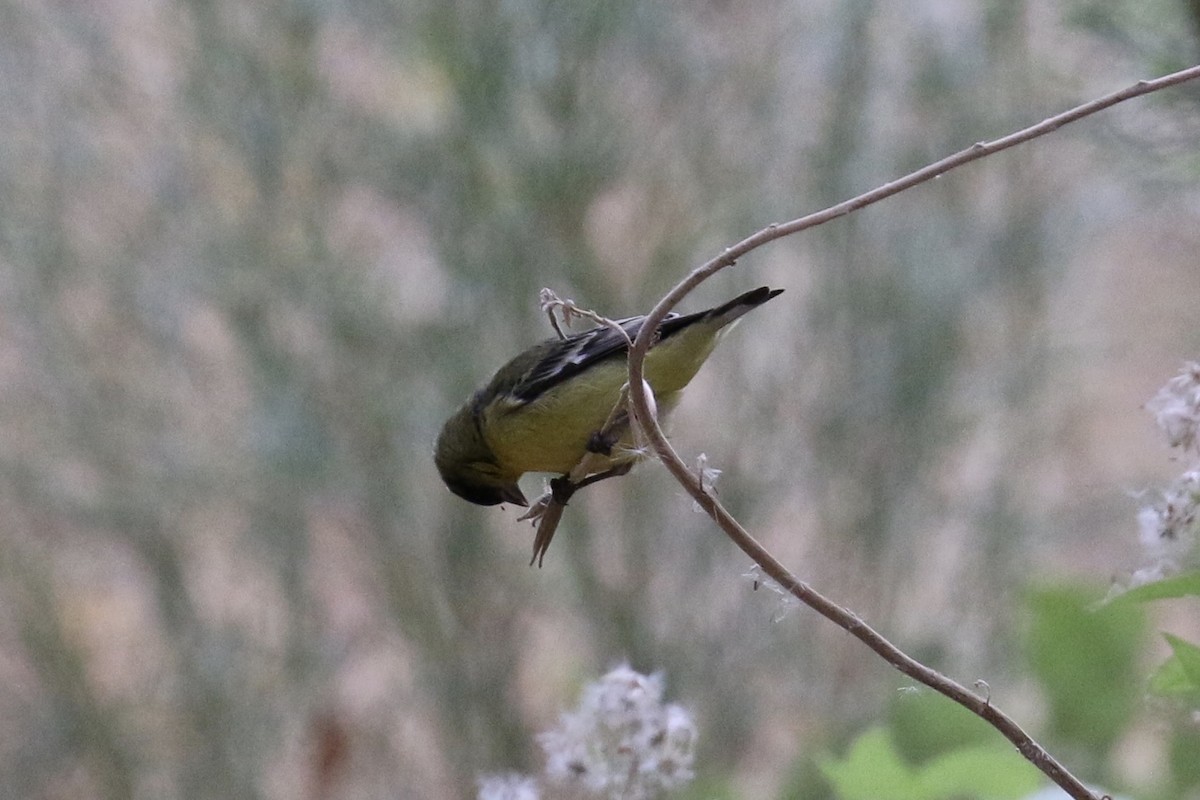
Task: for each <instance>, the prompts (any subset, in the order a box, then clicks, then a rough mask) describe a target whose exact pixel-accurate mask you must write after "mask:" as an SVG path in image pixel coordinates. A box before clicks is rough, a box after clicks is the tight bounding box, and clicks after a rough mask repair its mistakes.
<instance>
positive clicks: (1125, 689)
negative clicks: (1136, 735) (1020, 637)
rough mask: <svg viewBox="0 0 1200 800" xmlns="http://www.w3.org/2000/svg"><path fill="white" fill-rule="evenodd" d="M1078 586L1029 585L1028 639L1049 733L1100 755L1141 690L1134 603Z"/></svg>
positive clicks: (1139, 629) (1140, 619)
mask: <svg viewBox="0 0 1200 800" xmlns="http://www.w3.org/2000/svg"><path fill="white" fill-rule="evenodd" d="M1093 600H1094V595H1093V594H1091V593H1090V592H1087V591H1085V590H1083V589H1079V588H1071V587H1055V588H1049V589H1043V590H1040V591H1035V592H1034V593H1033V594H1032V595H1031V596H1030V598H1029V606H1030V610H1031V611H1032V620H1031V624H1030V627H1029V631H1028V634H1027V639H1026V647H1027V652H1028V654H1029V662H1030V665H1031V666H1032V667H1033V670H1034V673H1035V674H1036V675H1037V677H1038V679H1039V681H1040V682H1041V684H1042V686H1043V687H1044V688H1045V691H1046V697H1047V700H1048V702H1049V707H1050V719H1049V723H1050V732H1051V733H1052V734H1054V735H1057V736H1061V737H1064V738H1066V739H1068V740H1071V741H1073V742H1077V743H1080V744H1083V745H1085V746H1086V747H1088V748H1089V749H1090V750H1092V751H1093V752H1096V753H1105V752H1107V751H1108V749H1109V748H1110V747H1111V746H1112V745H1113V743H1114V742H1115V741H1116V740H1117V739H1118V738H1119V737H1120V736H1121V735H1122V733H1123V732H1124V731H1125V727H1126V725H1127V724H1128V723H1129V720H1130V718H1131V715H1132V714H1133V711H1134V709H1135V708H1136V707H1137V703H1138V698H1139V695H1140V693H1141V689H1140V687H1141V685H1142V678H1141V676H1140V674H1139V671H1138V666H1137V657H1138V651H1139V645H1140V642H1141V640H1142V635H1143V631H1144V629H1145V618H1144V615H1143V613H1142V610H1141V608H1140V607H1139V606H1137V605H1133V604H1125V605H1120V606H1114V605H1108V606H1104V607H1102V608H1101V609H1100V610H1098V611H1092V610H1090V609H1091V608H1092V607H1093Z"/></svg>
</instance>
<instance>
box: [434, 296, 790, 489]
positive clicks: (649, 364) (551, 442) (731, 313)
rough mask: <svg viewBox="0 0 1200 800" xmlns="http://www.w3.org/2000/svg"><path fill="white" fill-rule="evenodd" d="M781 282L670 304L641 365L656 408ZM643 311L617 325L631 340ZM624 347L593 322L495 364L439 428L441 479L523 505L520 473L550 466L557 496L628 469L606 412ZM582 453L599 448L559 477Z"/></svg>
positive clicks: (677, 392)
mask: <svg viewBox="0 0 1200 800" xmlns="http://www.w3.org/2000/svg"><path fill="white" fill-rule="evenodd" d="M782 291H783V290H782V289H771V288H768V287H766V286H762V287H759V288H757V289H753V290H751V291H748V292H746V293H744V294H741V295H738V296H737V297H735V298H733V299H732V300H730V301H728V302H726V303H722V304H721V305H719V306H715V307H713V308H710V309H708V310H706V311H698V312H695V313H692V314H684V315H681V314H674V313H673V314H671V315H669V316H667V317H666V318H665V319H664V320H663V321H662V322H661V323H660V324H659V326H658V336H657V339H656V341H655V342H654V344H653V345H652V346H651V349H650V351H649V352H648V353H647V355H646V361H645V368H644V374H645V378H646V380H647V382H648V383H649V384H650V388H651V389H652V390H653V392H654V396H655V401H656V405H657V409H658V412H659V414H660V416H665V414H666V413H667V412H669V411H670V409H671V408H672V407H673V406H674V405H675V404H676V403H677V402H678V401H679V399H680V396H681V393H682V391H683V389H684V387H686V386H687V384H688V383H689V382H690V381H691V380H692V378H693V377H695V375H696V373H697V372H698V371H699V369H700V367H701V365H703V364H704V362H705V360H706V359H707V358H708V357H709V355H710V354H711V353H712V351H713V348H714V347H715V346H716V344H717V342H718V341H719V340H720V339H721V337H722V336H723V335H724V334H725V333H727V332H728V331H729V330H730V329H731V326H732V324H733V323H734V322H736V321H737V320H738V319H740V318H741V317H742V315H744V314H746V313H747V312H749V311H751V310H753V309H755V308H757V307H758V306H760V305H762V304H763V303H765V302H767V301H768V300H770V299H771V298H773V297H776V296H777V295H779V294H780V293H781V292H782ZM645 320H646V318H645V316H636V317H629V318H627V319H623V320H618V321H617V324H618V325H620V327H621V328H622V329H623V330H624V331H625V333H626V335H627V336H628V337H629V340H632V339H633V338H635V337H636V336H637V334H638V331H640V330H641V328H642V324H643V323H644V322H645ZM628 349H629V345H628V340H626V338H625V336H622V335H621V334H620V333H618V332H617V331H616V330H614V329H613V328H612V327H608V326H599V327H596V328H593V329H591V330H587V331H583V332H581V333H578V334H575V335H572V336H568V337H566V338H560V339H547V340H545V341H542V342H540V343H538V344H535V345H533V346H532V347H530V348H529V349H527V350H525V351H524V352H522V353H521V354H520V355H518V356H516V357H515V358H513V359H512V360H510V361H509V362H508V363H506V364H504V366H502V367H500V369H498V370H497V371H496V373H495V375H493V376H492V378H491V380H490V381H488V383H487V384H486V385H484V386H483V387H482V388H480V389H479V390H477V391H476V392H474V393H473V394H472V395H471V396H470V397H469V398H468V399H467V400H466V402H464V403H463V404H462V405H461V406H460V407H459V408H458V409H457V410H456V411H455V412H454V413H453V414H451V415H450V417H449V419H447V420H446V422H445V424H444V425H443V426H442V429H441V432H440V433H439V434H438V437H437V442H436V444H435V446H434V462H435V465H436V466H437V470H438V473H439V474H440V476H441V478H442V481H443V482H444V483H445V484H446V486H447V488H449V489H450V491H451V492H453V493H454V494H455V495H457V496H459V497H461V498H463V499H464V500H468V501H470V502H472V503H475V504H477V505H481V506H494V505H498V504H501V503H511V504H513V505H518V506H527V505H528V504H529V501H528V500H526V498H525V495H524V494H523V493H522V492H521V488H520V486H519V485H518V481H519V480H520V478H521V476H523V475H524V474H526V473H531V472H532V473H537V472H544V473H557V474H558V475H560V476H561V477H560V478H558V479H556V481H551V486H552V488H553V489H554V491H555V495H556V498H557V499H559V501H560V502H562V503H563V504H564V505H565V503H566V498H567V497H569V496H570V494H571V493H573V492H574V491H575V490H576V489H579V488H581V487H582V486H584V485H586V484H589V483H592V482H594V481H596V480H601V479H603V478H607V477H612V476H615V475H621V474H624V473H626V472H628V471H629V469H630V468H631V467H632V466H633V464H634V462H636V461H637V460H638V458H639V457H640V453H639V452H638V451H637V449H636V448H634V447H633V435H632V431H631V430H630V426H629V424H628V417H627V416H624V417H623V418H622V420H623V422H622V420H618V424H617V425H615V426H614V425H612V424H611V423H610V419H609V418H610V415H611V414H612V412H613V409H614V406H615V405H616V404H617V403H618V401H619V400H620V398H621V392H622V387H623V386H624V385H625V384H626V383H627V381H628V367H627V359H626V358H625V356H626V353H627V352H628ZM606 423H609V424H608V425H607V428H608V430H607V431H606V430H605V429H606ZM606 433H607V434H608V435H607V436H606V435H605V434H606ZM589 452H592V453H596V454H597V455H598V456H600V458H599V459H598V461H599V464H598V467H599V468H598V469H594V470H593V471H592V473H591V474H589V475H588V476H587V477H586V478H585V479H583V480H582V481H580V482H579V483H576V484H569V483H567V482H566V481H567V474H568V473H570V472H571V471H572V470H573V469H574V468H575V466H576V465H577V464H578V463H579V462H580V461H581V460H582V459H583V457H584V456H585V455H587V454H588V453H589Z"/></svg>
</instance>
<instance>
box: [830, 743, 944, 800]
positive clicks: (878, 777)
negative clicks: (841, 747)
mask: <svg viewBox="0 0 1200 800" xmlns="http://www.w3.org/2000/svg"><path fill="white" fill-rule="evenodd" d="M820 768H821V773H822V774H823V775H824V776H825V779H826V780H828V781H829V783H830V784H831V785H832V786H833V789H834V792H835V793H836V794H837V796H838V797H839V798H840V799H841V800H878V798H881V797H886V798H888V800H929V796H928V795H927V794H926V793H925V791H924V790H923V789H922V787H921V784H920V782H919V781H918V780H917V776H916V775H915V773H914V772H913V770H912V768H911V767H909V766H908V765H907V764H905V763H904V762H903V761H902V760H901V759H900V756H899V755H898V754H897V753H896V748H895V746H894V745H893V744H892V739H891V735H890V734H889V733H888V732H887V730H885V729H884V728H872V729H871V730H869V731H867V732H866V733H864V734H863V735H862V736H859V737H858V738H857V739H856V740H855V741H854V743H853V744H852V745H851V746H850V750H849V751H848V752H847V753H846V755H845V757H844V758H841V759H837V758H833V757H826V758H823V759H820Z"/></svg>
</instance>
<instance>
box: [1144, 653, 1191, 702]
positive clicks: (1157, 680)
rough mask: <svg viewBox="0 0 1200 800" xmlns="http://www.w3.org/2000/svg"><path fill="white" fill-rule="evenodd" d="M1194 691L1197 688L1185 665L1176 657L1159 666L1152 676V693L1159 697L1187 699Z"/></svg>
mask: <svg viewBox="0 0 1200 800" xmlns="http://www.w3.org/2000/svg"><path fill="white" fill-rule="evenodd" d="M1194 691H1196V687H1195V686H1194V685H1193V684H1192V682H1191V680H1190V679H1189V678H1188V675H1187V673H1186V672H1184V669H1183V664H1181V663H1179V659H1178V658H1176V657H1175V656H1171V657H1170V658H1168V659H1167V660H1166V661H1164V662H1163V663H1161V664H1159V665H1158V669H1156V670H1154V674H1152V675H1151V676H1150V692H1151V693H1152V694H1156V695H1158V696H1159V697H1173V698H1180V697H1186V696H1187V695H1190V694H1191V693H1192V692H1194Z"/></svg>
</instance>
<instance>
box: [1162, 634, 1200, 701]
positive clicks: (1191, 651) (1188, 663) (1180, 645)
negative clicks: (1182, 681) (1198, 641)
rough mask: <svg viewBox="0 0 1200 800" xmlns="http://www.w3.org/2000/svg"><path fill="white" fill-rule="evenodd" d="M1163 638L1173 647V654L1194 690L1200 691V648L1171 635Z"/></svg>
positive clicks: (1165, 635)
mask: <svg viewBox="0 0 1200 800" xmlns="http://www.w3.org/2000/svg"><path fill="white" fill-rule="evenodd" d="M1163 636H1164V637H1165V638H1166V640H1167V643H1168V644H1170V645H1171V652H1172V653H1173V654H1174V657H1175V659H1176V660H1177V661H1178V662H1179V666H1180V667H1181V668H1182V669H1183V672H1184V675H1186V676H1187V679H1188V680H1189V681H1191V683H1192V686H1193V688H1195V689H1198V690H1200V647H1197V646H1196V645H1194V644H1192V643H1191V642H1188V641H1185V640H1183V639H1180V638H1179V637H1178V636H1172V635H1171V634H1169V633H1165V634H1163Z"/></svg>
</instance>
